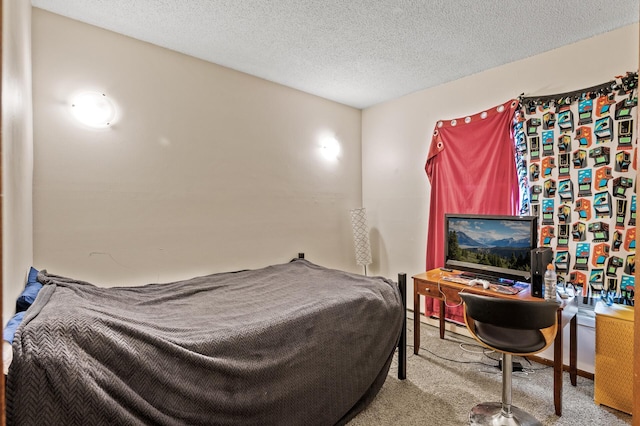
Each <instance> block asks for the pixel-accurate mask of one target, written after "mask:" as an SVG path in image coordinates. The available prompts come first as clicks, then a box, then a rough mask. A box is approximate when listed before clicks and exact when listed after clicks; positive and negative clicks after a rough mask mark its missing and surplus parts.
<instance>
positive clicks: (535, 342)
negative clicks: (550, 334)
mask: <svg viewBox="0 0 640 426" xmlns="http://www.w3.org/2000/svg"><path fill="white" fill-rule="evenodd" d="M475 331H476V335H477V336H478V338H479V339H480V340H482V341H483V342H484V343H485V344H487V345H489V346H491V347H493V348H499V349H500V350H501V351H504V352H511V353H514V354H519V353H522V354H526V353H532V352H537V351H539V350H540V349H542V348H544V347H545V344H546V341H545V338H544V335H543V334H542V333H541V332H540V330H518V329H513V328H506V327H498V326H495V325H492V324H486V323H482V322H478V321H476V322H475Z"/></svg>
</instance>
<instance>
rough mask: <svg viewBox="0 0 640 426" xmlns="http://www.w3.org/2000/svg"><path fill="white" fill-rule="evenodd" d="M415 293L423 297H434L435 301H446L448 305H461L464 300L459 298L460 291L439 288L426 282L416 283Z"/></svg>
mask: <svg viewBox="0 0 640 426" xmlns="http://www.w3.org/2000/svg"><path fill="white" fill-rule="evenodd" d="M414 285H415V291H416V292H417V293H418V294H419V295H421V296H428V297H433V298H434V299H440V300H442V299H444V300H445V301H446V302H447V304H448V305H456V304H459V303H460V302H461V301H462V300H461V299H460V296H458V291H459V290H458V289H455V288H450V287H445V286H442V287H441V286H439V285H438V284H434V283H431V282H426V281H415V284H414Z"/></svg>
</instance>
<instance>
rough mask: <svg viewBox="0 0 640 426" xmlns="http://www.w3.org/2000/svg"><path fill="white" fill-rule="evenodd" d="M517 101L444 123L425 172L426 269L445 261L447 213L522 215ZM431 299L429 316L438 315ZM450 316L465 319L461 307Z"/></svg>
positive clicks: (440, 124)
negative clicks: (428, 186) (427, 199)
mask: <svg viewBox="0 0 640 426" xmlns="http://www.w3.org/2000/svg"><path fill="white" fill-rule="evenodd" d="M517 107H518V101H517V100H515V99H513V100H510V101H508V102H505V103H504V104H502V105H498V106H496V107H495V108H492V109H490V110H486V111H483V112H480V113H478V114H475V115H472V116H468V117H463V118H459V119H456V120H450V121H439V122H438V123H436V127H435V129H434V131H433V137H432V139H431V147H430V148H429V156H428V157H427V163H426V165H425V171H426V172H427V176H428V177H429V181H430V183H431V199H430V211H429V227H428V234H427V271H429V270H431V269H434V268H438V267H440V266H443V264H444V238H445V236H444V215H445V213H471V214H505V215H516V214H518V213H517V212H518V204H519V190H518V176H517V171H516V162H515V146H514V143H513V121H514V118H515V113H516V108H517ZM439 310H440V307H439V303H434V299H432V298H430V297H427V303H426V306H425V311H426V312H425V313H426V315H427V316H430V315H438V314H439ZM445 318H447V319H449V320H452V321H456V322H459V323H462V324H463V323H464V317H463V309H462V306H456V307H449V306H447V307H446V308H445Z"/></svg>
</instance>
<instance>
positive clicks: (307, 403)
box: [7, 259, 404, 425]
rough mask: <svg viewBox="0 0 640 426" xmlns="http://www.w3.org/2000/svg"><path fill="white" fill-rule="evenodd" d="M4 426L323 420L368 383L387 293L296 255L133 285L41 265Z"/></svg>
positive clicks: (378, 367) (381, 362)
mask: <svg viewBox="0 0 640 426" xmlns="http://www.w3.org/2000/svg"><path fill="white" fill-rule="evenodd" d="M38 281H40V282H41V283H42V284H43V285H44V286H43V288H42V290H41V291H40V293H39V294H38V296H37V299H36V300H35V302H34V303H33V305H32V306H31V307H30V308H29V310H28V311H27V312H26V315H25V317H24V320H23V322H22V324H21V325H20V326H19V327H18V329H17V331H16V334H15V338H14V342H13V352H14V355H13V361H12V363H11V366H10V369H9V374H8V377H7V424H9V425H13V424H15V425H32V424H33V425H35V424H60V425H88V424H91V425H100V424H110V425H113V424H118V425H129V424H131V425H134V424H136V425H137V424H154V425H158V424H165V425H178V424H179V425H185V424H188V425H334V424H344V423H346V422H347V421H348V420H349V419H351V418H352V417H353V416H354V415H355V414H357V412H359V411H360V410H362V409H363V408H364V407H365V406H366V405H367V404H368V402H369V401H371V399H372V398H373V397H374V396H375V394H376V393H377V392H378V390H379V389H380V387H381V386H382V384H383V382H384V380H385V378H386V376H387V372H388V369H389V365H390V363H391V360H392V357H393V354H394V350H395V347H396V346H397V343H398V339H399V337H400V332H401V328H402V324H403V317H404V309H403V305H402V301H401V298H400V295H399V292H398V289H397V286H396V284H395V283H394V282H392V281H391V280H388V279H386V278H381V277H365V276H362V275H357V274H351V273H346V272H343V271H338V270H334V269H329V268H325V267H322V266H319V265H315V264H313V263H311V262H309V261H307V260H304V259H296V260H294V261H292V262H290V263H286V264H281V265H273V266H268V267H266V268H262V269H256V270H245V271H237V272H229V273H220V274H213V275H209V276H203V277H195V278H191V279H188V280H184V281H178V282H172V283H162V284H148V285H144V286H136V287H111V288H107V287H101V286H98V285H94V284H90V283H87V282H83V281H79V280H75V279H72V278H67V277H62V276H57V275H53V274H49V273H47V271H41V272H40V273H39V275H38Z"/></svg>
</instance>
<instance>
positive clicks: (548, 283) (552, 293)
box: [544, 263, 558, 300]
mask: <svg viewBox="0 0 640 426" xmlns="http://www.w3.org/2000/svg"><path fill="white" fill-rule="evenodd" d="M557 283H558V277H557V275H556V270H555V268H554V267H553V263H550V264H548V265H547V270H546V271H545V273H544V300H556V285H557Z"/></svg>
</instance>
